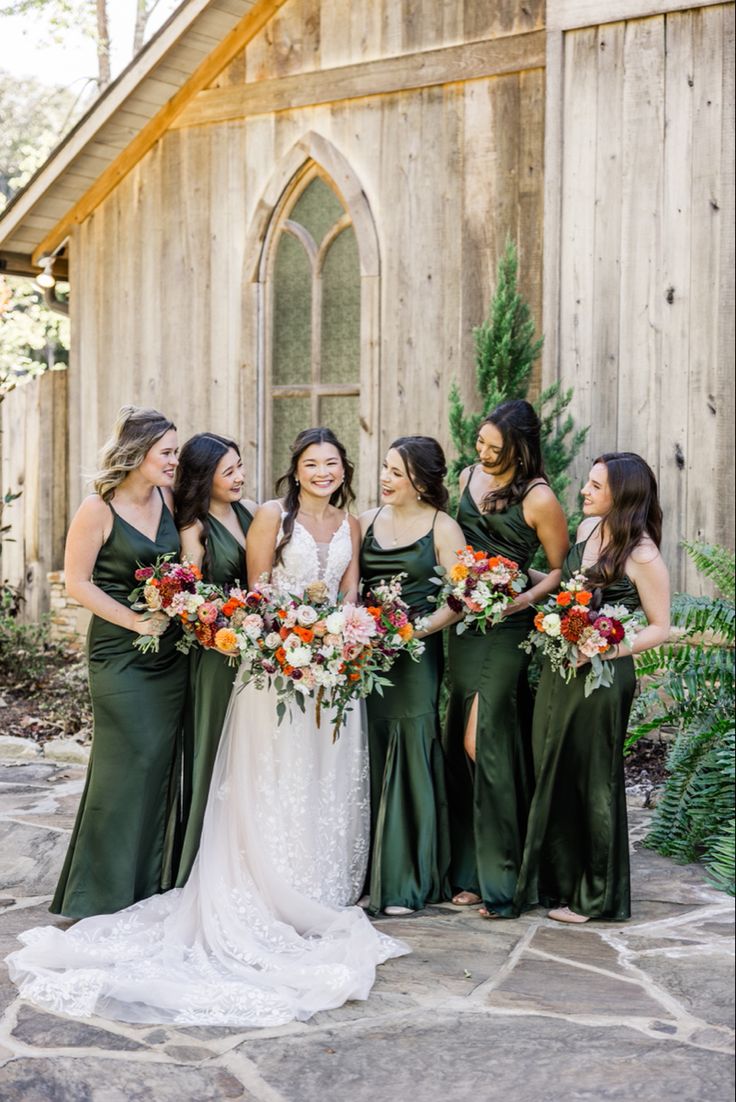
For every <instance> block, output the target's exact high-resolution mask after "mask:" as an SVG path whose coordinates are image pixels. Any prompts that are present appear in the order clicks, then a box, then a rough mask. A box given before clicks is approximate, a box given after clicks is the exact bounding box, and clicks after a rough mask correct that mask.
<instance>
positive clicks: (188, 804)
mask: <svg viewBox="0 0 736 1102" xmlns="http://www.w3.org/2000/svg"><path fill="white" fill-rule="evenodd" d="M233 510H234V512H235V516H236V518H237V521H238V525H239V527H240V530H241V532H242V534H243V539H246V538H247V535H248V529H249V528H250V526H251V524H252V522H253V516H252V514H251V513H250V512H249V511H248V509H246V507H245V506H244V505H243V504H242V502H240V501H236V502H234V503H233ZM208 523H209V533H208V536H207V569H206V574H205V578H206V581H208V582H211V583H212V584H213V585H219V586H233V585H235V584H236V582H239V583H241V584H242V585H243V586H247V583H248V571H247V566H246V552H245V548H244V547H243V546H242V544H241V543H240V542H239V541H238V540H237V539H236V538H235V536H234V535H233V534H232V532H230V531H229V530H228V529H227V527H226V526H225V525H224V524H223V523H222V522H221V521H219V520H218V519H217V517H215V516H212V514H210V516H209V518H208ZM236 672H237V671H236V670H235V669H233V667H232V666H230V664H229V663H228V660H227V659H226V658H225V657H224V656H223V655H221V654H218V653H217V651H213V650H204V649H203V648H202V647H193V648H192V650H191V651H190V652H189V696H188V702H187V709H186V717H185V722H184V768H183V782H182V835H183V838H182V845H181V856H180V858H179V867H178V871H177V874H176V886H177V888H180V887H182V885H183V884H185V883H186V880H187V877H188V876H189V873H190V872H191V870H192V864H193V863H194V858H195V857H196V856H197V851H198V849H199V839H200V836H201V834H202V820H203V819H204V809H205V807H206V806H207V795H208V793H209V788H210V781H211V779H212V769H213V766H214V764H215V757H216V756H217V748H218V746H219V745H220V736H221V734H222V725H223V722H224V720H225V713H226V712H227V706H228V703H229V700H230V692H231V690H232V687H233V682H234V680H235V675H236Z"/></svg>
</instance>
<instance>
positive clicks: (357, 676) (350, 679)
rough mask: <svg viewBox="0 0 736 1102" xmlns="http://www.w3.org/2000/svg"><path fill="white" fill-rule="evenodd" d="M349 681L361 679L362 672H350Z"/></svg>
mask: <svg viewBox="0 0 736 1102" xmlns="http://www.w3.org/2000/svg"><path fill="white" fill-rule="evenodd" d="M348 681H360V674H359V673H349V674H348Z"/></svg>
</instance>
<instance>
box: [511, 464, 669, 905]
mask: <svg viewBox="0 0 736 1102" xmlns="http://www.w3.org/2000/svg"><path fill="white" fill-rule="evenodd" d="M583 499H584V505H583V512H584V514H585V516H586V519H585V520H584V521H583V523H582V524H581V525H580V528H579V530H578V541H579V542H577V543H576V544H575V546H574V547H573V548H572V550H571V551H570V552H569V554H568V556H567V558H566V560H565V564H564V567H563V577H565V578H566V579H567V578H568V577H570V576H571V575H572V574H574V573H576V572H578V571H580V570H584V571H585V572H586V574H587V576H588V578H589V579H590V582H591V585H592V586H595V587H598V588H599V589H600V600H601V603H602V604H612V605H616V604H621V605H625V606H626V607H627V608H628V609H629V610H630V611H633V610H635V609H637V608H639V607H642V608H643V610H644V613H645V615H646V618H647V626H646V627H645V628H644V629H643V630H642V631H640V632H639V633H638V634H637V636H636V638H635V639H634V643H633V647H632V649H629V648H628V647H626V646H625V645H624V644H623V643H621V644H616V645H614V646H613V647H612V648H611V654H610V657H611V659H612V660H614V661H615V676H614V681H613V684H612V685H611V686H610V687H608V688H599V689H596V690H595V692H593V693H592V694H591V695H590V696H589V697H586V696H585V693H584V683H585V673H586V670H585V668H584V667H585V664H586V662H587V659H582V658H581V660H580V662H579V666H581V667H583V668H581V669H580V672H579V675H578V676H577V677H576V678H575V679H574V680H573V681H571V682H570V683H569V684H566V683H565V682H564V681H563V679H562V678H561V677H560V676H559V674H558V673H555V672H553V670H552V669H551V667H550V665H549V662H545V665H544V668H543V671H542V677H541V681H540V685H539V691H538V693H537V699H536V703H535V707H534V734H533V745H534V764H535V770H536V778H537V788H536V792H535V795H534V799H533V801H532V806H531V813H530V817H529V827H528V831H527V841H526V848H525V851H524V860H523V865H522V870H521V873H520V876H519V883H518V888H517V900H516V903H517V906H518V907H520V908H522V907H529V906H533V905H534V904H536V903H538V902H539V903H542V904H544V905H545V906H551V907H552V908H553V910H551V911H550V912H549V916H550V918H555V919H557V920H558V921H560V922H569V923H580V922H587V921H588V919H589V918H599V919H614V920H620V919H626V918H628V917H629V916H630V914H631V904H630V891H629V840H628V832H627V823H626V795H625V791H624V768H623V744H624V739H625V737H626V727H627V723H628V719H629V712H630V710H631V704H632V701H633V699H634V691H635V688H636V675H635V671H634V663H633V660H632V657H631V656H632V654H633V653H636V654H640V653H641V652H642V651H644V650H647V649H648V648H649V647H656V646H659V645H660V644H661V643H663V642H664V641H665V640H666V639H667V636H668V635H669V626H670V625H669V581H668V577H667V569H666V567H665V565H664V562H663V560H662V556H661V555H660V553H659V550H658V548H659V544H660V539H661V531H662V512H661V509H660V507H659V502H658V499H657V483H656V480H655V478H654V475H653V473H652V471H651V470H650V469H649V467H648V466H647V464H646V463H645V462H644V460H643V459H641V458H640V456H638V455H634V454H633V453H631V452H618V453H609V454H607V455H603V456H601V457H600V458H599V459H596V461H595V463H594V465H593V468H592V470H591V472H590V476H589V478H588V481H587V483H586V485H585V487H584V488H583ZM601 518H602V519H601Z"/></svg>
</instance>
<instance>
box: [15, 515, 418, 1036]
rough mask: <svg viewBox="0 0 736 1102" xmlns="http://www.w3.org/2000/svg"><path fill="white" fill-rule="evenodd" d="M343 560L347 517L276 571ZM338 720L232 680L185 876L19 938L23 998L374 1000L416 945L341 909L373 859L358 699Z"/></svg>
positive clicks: (332, 580)
mask: <svg viewBox="0 0 736 1102" xmlns="http://www.w3.org/2000/svg"><path fill="white" fill-rule="evenodd" d="M350 556H351V539H350V528H349V524H348V522H347V518H346V519H345V521H344V522H343V524H342V526H341V527H340V528H339V529H338V531H337V532H336V533H335V535H334V536H333V538H332V540H331V542H330V543H329V544H328V545H323V546H320V545H318V544H316V543H315V541H314V540H313V539H312V537H311V535H310V534H309V532H307V530H306V529H305V528H303V527H302V526H301V525H299V524H298V523H297V524H296V525H295V528H294V534H293V537H292V540H291V542H290V543H289V544H288V546H287V548H286V552H285V556H284V564H283V566H281V567H278V568H276V570H275V571H274V581H276V582H277V583H280V584H283V585H284V586H285V587H287V588H288V589H289V590H291V591H292V592H300V591H302V590H303V589H304V587H305V585H307V584H308V583H309V582H311V581H314V580H315V578H317V577H323V578H324V580H325V582H326V583H327V586H328V589H329V591H330V595H331V597H332V598H333V599H334V598H335V596H336V595H337V590H338V586H339V582H340V579H341V578H342V575H343V573H344V572H345V569H346V568H347V565H348V563H349V562H350ZM236 685H237V682H236ZM331 730H332V725H331V723H330V716H329V714H327V715H325V716H324V718H323V719H322V724H321V727H320V728H318V727H317V726H316V722H315V716H314V708H313V707H312V706H311V705H310V704H309V703H308V705H307V709H306V712H305V713H304V714H302V712H301V711H300V710H299V709H297V708H294V709H293V712H292V714H291V716H289V715H288V714H287V716H286V717H285V719H284V720H283V722H282V724H281V725H280V726H277V724H276V702H275V697H274V695H273V694H272V693H271V692H269V691H267V690H258V689H255V688H253V687H252V686H246V687H245V688H241V689H240V690H238V688H237V687H236V689H235V690H234V691H233V695H232V698H231V701H230V706H229V709H228V713H227V717H226V719H225V725H224V728H223V734H222V740H221V743H220V750H219V753H218V757H217V761H216V764H215V768H214V773H213V778H212V787H211V790H210V797H209V802H208V805H207V810H206V813H205V818H204V825H203V831H202V841H201V846H200V851H199V856H198V858H197V860H196V862H195V864H194V867H193V869H192V873H191V876H190V878H189V880H188V882H187V884H186V886H185V887H184V888H181V889H175V890H173V891H170V892H166V893H165V894H163V895H157V896H153V897H152V898H151V899H146V900H144V901H142V902H140V903H136V904H134V905H133V906H132V907H128V908H126V909H125V910H124V911H119V912H118V913H116V914H112V915H100V916H96V917H94V918H86V919H83V920H82V921H81V922H78V923H77V924H76V925H74V926H72V927H71V928H70V929H69V930H67V931H65V932H64V931H61V930H58V929H56V928H55V927H52V926H44V927H38V928H36V929H33V930H29V931H27V932H26V933H24V934H22V935H21V938H20V940H21V941H22V942H23V944H24V948H22V949H20V950H18V951H17V952H16V953H13V954H11V956H10V957H8V963H9V967H10V974H11V976H12V978H13V980H14V981H15V983H16V984H17V985H18V987H19V988H20V992H21V994H22V995H23V996H24V997H25V998H27V999H29V1000H30V1001H32V1002H34V1003H35V1004H36V1005H38V1006H41V1007H44V1008H46V1009H48V1010H52V1011H55V1012H57V1013H62V1014H68V1015H72V1016H75V1017H88V1016H91V1015H95V1014H96V1015H100V1016H102V1017H108V1018H115V1019H118V1020H122V1021H128V1022H162V1023H167V1022H169V1023H176V1024H180V1025H192V1024H196V1025H200V1024H203V1023H205V1024H208V1025H214V1024H217V1025H246V1026H273V1025H280V1024H282V1023H284V1022H288V1021H291V1020H293V1019H306V1018H308V1017H310V1015H312V1014H314V1013H315V1012H316V1011H318V1010H324V1009H328V1008H332V1007H336V1006H340V1005H341V1004H342V1003H343V1002H345V1001H346V1000H348V999H365V998H367V997H368V994H369V992H370V989H371V987H372V985H373V982H374V979H375V969H376V965H377V964H380V963H381V962H383V961H385V960H386V959H388V958H389V957H392V956H400V955H401V954H403V953H405V952H408V950H407V948H406V946H404V945H403V944H401V943H400V942H397V941H395V940H393V939H391V938H389V937H387V936H386V935H384V934H381V933H379V932H378V931H377V930H375V929H374V927H373V926H372V925H371V924H370V922H369V921H368V919H367V918H366V916H365V915H364V913H363V911H362V910H361V909H360V908H359V907H354V906H348V904H351V903H354V902H355V900H356V898H357V896H358V893H359V892H360V889H361V887H362V884H363V878H364V875H365V869H366V862H367V857H368V839H369V793H368V760H367V750H366V744H365V731H364V726H363V724H362V723H361V717H360V710H359V708H358V707H354V708H353V710H352V712H351V713H349V715H348V720H347V724H346V725H345V726H344V727H343V729H342V733H341V737H340V738H339V740H338V741H337V743H335V744H334V745H333V743H332V737H331Z"/></svg>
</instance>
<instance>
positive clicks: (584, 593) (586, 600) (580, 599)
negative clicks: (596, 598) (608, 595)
mask: <svg viewBox="0 0 736 1102" xmlns="http://www.w3.org/2000/svg"><path fill="white" fill-rule="evenodd" d="M592 596H593V594H592V593H588V590H587V589H581V590H580V592H579V593H576V594H575V600H576V601H577V603H578V604H579V605H587V604H590V601H591V598H592Z"/></svg>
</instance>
